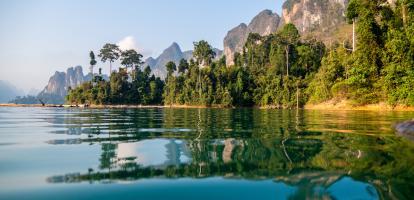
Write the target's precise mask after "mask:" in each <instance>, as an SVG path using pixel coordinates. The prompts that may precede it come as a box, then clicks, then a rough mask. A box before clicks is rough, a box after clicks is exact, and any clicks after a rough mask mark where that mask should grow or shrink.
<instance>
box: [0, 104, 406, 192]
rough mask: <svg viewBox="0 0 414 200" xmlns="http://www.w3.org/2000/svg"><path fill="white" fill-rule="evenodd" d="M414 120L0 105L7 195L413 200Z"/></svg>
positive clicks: (390, 115) (0, 166)
mask: <svg viewBox="0 0 414 200" xmlns="http://www.w3.org/2000/svg"><path fill="white" fill-rule="evenodd" d="M412 118H414V113H413V112H364V111H289V110H257V109H155V108H154V109H108V110H105V109H100V110H99V109H96V110H94V109H63V108H62V109H60V108H56V109H55V108H0V199H320V198H324V199H412V198H413V196H414V142H412V141H409V140H407V139H405V138H401V137H398V136H396V135H395V132H394V131H393V129H392V125H393V124H394V123H395V122H399V121H404V120H407V119H412Z"/></svg>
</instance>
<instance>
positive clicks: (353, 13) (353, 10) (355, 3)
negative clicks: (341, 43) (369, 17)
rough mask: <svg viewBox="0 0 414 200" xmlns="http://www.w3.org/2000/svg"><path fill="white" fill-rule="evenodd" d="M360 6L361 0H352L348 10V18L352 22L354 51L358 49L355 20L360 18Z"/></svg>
mask: <svg viewBox="0 0 414 200" xmlns="http://www.w3.org/2000/svg"><path fill="white" fill-rule="evenodd" d="M359 6H360V5H359V0H351V1H350V2H349V4H348V9H347V11H346V18H347V20H348V22H350V23H352V51H355V50H356V35H355V22H356V19H357V18H358V12H359Z"/></svg>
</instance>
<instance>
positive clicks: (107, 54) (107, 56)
mask: <svg viewBox="0 0 414 200" xmlns="http://www.w3.org/2000/svg"><path fill="white" fill-rule="evenodd" d="M120 53H121V50H120V49H119V47H118V45H116V44H110V43H107V44H105V45H104V46H103V47H102V49H101V50H100V54H99V55H98V56H99V57H100V58H101V60H102V62H104V63H105V62H106V61H109V75H111V73H112V63H113V62H114V61H115V60H118V59H119V56H120Z"/></svg>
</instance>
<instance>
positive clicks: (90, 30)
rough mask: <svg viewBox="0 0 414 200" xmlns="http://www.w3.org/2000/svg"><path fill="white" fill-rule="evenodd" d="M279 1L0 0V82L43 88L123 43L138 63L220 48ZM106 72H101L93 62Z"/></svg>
mask: <svg viewBox="0 0 414 200" xmlns="http://www.w3.org/2000/svg"><path fill="white" fill-rule="evenodd" d="M282 3H283V1H282V0H203V1H201V0H135V1H132V0H66V1H64V0H1V1H0V30H1V31H0V44H1V45H0V80H6V81H9V82H11V83H12V84H14V85H16V86H17V87H18V88H21V89H24V90H26V91H27V90H29V89H31V88H36V89H43V87H44V86H45V85H46V84H47V81H48V78H49V77H50V76H51V75H52V74H53V73H54V72H55V71H64V70H66V68H68V67H70V66H76V65H82V66H83V68H84V72H85V70H87V66H88V62H89V60H88V52H89V51H90V50H94V51H97V50H99V48H100V47H101V46H102V45H103V44H105V43H106V42H111V43H118V42H120V41H123V44H124V45H126V46H134V47H136V48H137V49H138V50H139V51H140V52H141V53H142V54H144V55H145V56H158V55H159V54H160V53H161V52H162V51H163V50H164V49H165V48H167V47H168V46H169V45H170V44H171V43H172V42H177V43H178V44H179V45H180V46H181V48H182V49H183V50H188V49H192V43H193V42H194V41H198V40H201V39H204V40H207V41H208V42H210V44H212V46H214V47H217V48H220V49H222V48H223V38H224V36H225V35H226V33H227V31H228V30H230V29H231V28H233V27H235V26H237V25H238V24H240V23H242V22H245V23H248V22H249V21H250V20H251V19H252V18H253V17H254V16H255V15H256V14H258V13H259V12H260V11H262V10H264V9H270V10H273V11H275V12H277V13H280V12H281V7H282ZM98 65H100V67H103V68H104V69H105V70H106V69H107V67H106V65H104V64H102V63H98Z"/></svg>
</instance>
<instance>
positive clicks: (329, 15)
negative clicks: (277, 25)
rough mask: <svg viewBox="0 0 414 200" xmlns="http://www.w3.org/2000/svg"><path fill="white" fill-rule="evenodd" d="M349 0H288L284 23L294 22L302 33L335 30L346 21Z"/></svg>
mask: <svg viewBox="0 0 414 200" xmlns="http://www.w3.org/2000/svg"><path fill="white" fill-rule="evenodd" d="M347 5H348V0H287V1H286V2H285V3H284V4H283V16H282V19H283V20H282V23H283V24H286V23H293V24H295V25H296V27H297V28H298V30H299V31H300V32H301V33H308V32H312V31H319V32H326V31H331V30H335V29H336V27H338V26H339V25H342V24H344V23H345V11H346V6H347Z"/></svg>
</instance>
